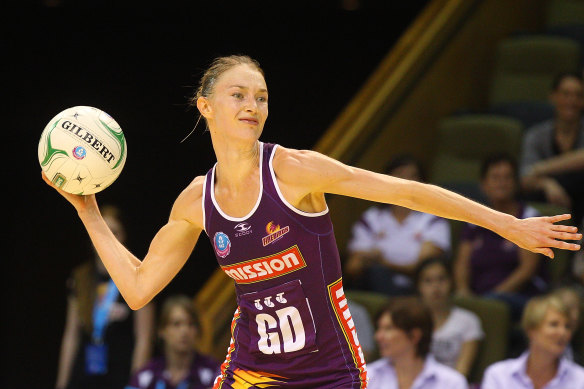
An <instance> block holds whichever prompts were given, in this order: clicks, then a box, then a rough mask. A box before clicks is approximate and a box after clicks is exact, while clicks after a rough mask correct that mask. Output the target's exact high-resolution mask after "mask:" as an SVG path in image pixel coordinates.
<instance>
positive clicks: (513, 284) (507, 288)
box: [495, 249, 539, 293]
mask: <svg viewBox="0 0 584 389" xmlns="http://www.w3.org/2000/svg"><path fill="white" fill-rule="evenodd" d="M518 256H519V265H518V266H517V268H516V269H515V270H514V271H513V272H511V274H509V276H508V277H507V278H505V279H504V280H503V281H502V282H501V283H500V284H499V285H497V286H496V287H495V292H499V293H512V292H517V291H518V290H520V289H521V288H522V287H523V285H524V284H525V283H526V282H527V281H529V280H530V279H531V277H533V275H534V274H535V273H536V272H537V269H538V267H539V256H538V254H536V253H532V252H531V251H527V250H522V249H519V253H518Z"/></svg>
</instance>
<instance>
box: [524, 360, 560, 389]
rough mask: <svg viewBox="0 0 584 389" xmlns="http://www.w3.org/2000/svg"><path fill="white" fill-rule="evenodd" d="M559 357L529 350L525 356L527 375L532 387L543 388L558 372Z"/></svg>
mask: <svg viewBox="0 0 584 389" xmlns="http://www.w3.org/2000/svg"><path fill="white" fill-rule="evenodd" d="M558 366H559V358H558V357H557V356H555V355H551V354H549V353H546V352H533V350H530V352H529V356H528V357H527V368H526V373H527V376H528V377H529V378H530V379H531V381H532V383H533V386H534V388H536V389H537V388H543V387H544V386H545V385H546V384H547V383H548V382H550V381H551V380H552V379H553V378H554V377H555V376H556V375H557V373H558Z"/></svg>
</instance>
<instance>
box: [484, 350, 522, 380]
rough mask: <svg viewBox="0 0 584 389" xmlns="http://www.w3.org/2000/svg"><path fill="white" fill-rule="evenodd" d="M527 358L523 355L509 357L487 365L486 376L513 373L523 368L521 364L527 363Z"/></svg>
mask: <svg viewBox="0 0 584 389" xmlns="http://www.w3.org/2000/svg"><path fill="white" fill-rule="evenodd" d="M526 358H527V357H525V356H523V355H522V356H520V357H517V358H508V359H504V360H502V361H498V362H495V363H493V364H491V365H489V366H488V367H487V369H486V370H485V374H484V375H485V377H489V376H501V375H511V374H512V373H513V372H515V371H518V370H519V369H521V365H522V364H523V363H525V359H526Z"/></svg>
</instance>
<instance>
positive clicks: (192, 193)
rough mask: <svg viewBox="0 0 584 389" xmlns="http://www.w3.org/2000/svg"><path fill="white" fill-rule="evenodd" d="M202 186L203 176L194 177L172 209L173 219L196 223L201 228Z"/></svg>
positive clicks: (203, 183) (203, 182)
mask: <svg viewBox="0 0 584 389" xmlns="http://www.w3.org/2000/svg"><path fill="white" fill-rule="evenodd" d="M204 185H205V176H198V177H195V178H194V179H193V180H192V181H191V182H190V184H189V185H188V186H187V187H186V188H185V189H183V191H182V192H181V193H180V194H179V195H178V197H177V199H176V200H175V202H174V205H173V207H172V214H173V217H174V218H176V219H186V220H193V221H198V223H200V224H201V227H202V220H203V216H202V214H203V211H202V201H203V200H202V199H203V188H204ZM195 224H197V223H195Z"/></svg>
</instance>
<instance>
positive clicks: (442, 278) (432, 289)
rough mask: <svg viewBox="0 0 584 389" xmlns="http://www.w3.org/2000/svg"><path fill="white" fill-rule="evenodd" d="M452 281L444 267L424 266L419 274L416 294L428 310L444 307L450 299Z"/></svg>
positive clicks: (436, 265)
mask: <svg viewBox="0 0 584 389" xmlns="http://www.w3.org/2000/svg"><path fill="white" fill-rule="evenodd" d="M451 287H452V281H451V280H450V277H449V275H448V272H447V271H446V269H444V266H442V265H441V264H439V263H434V264H431V265H428V266H426V268H425V269H424V270H422V273H421V274H420V280H419V282H418V292H419V293H420V296H421V297H422V300H423V301H424V303H425V304H426V305H427V306H429V307H430V308H440V307H443V306H444V305H446V304H447V303H448V301H449V298H450V290H451Z"/></svg>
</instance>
